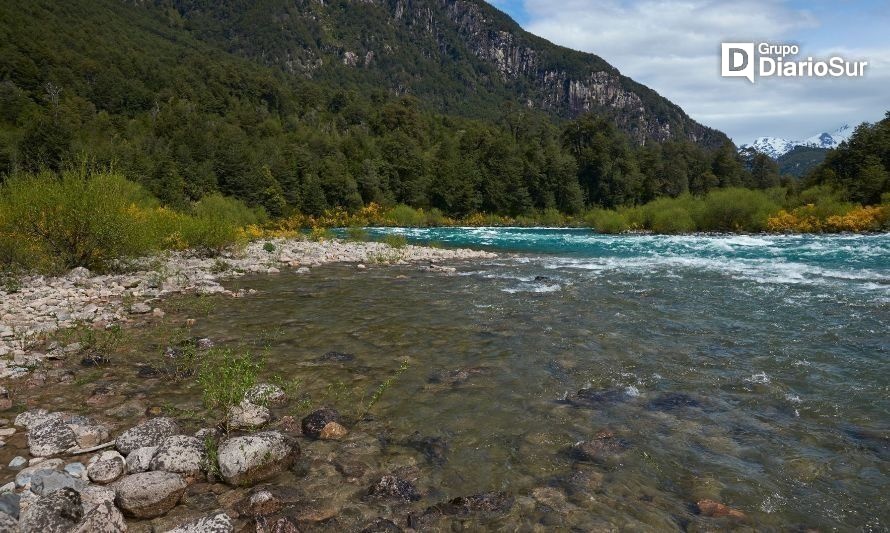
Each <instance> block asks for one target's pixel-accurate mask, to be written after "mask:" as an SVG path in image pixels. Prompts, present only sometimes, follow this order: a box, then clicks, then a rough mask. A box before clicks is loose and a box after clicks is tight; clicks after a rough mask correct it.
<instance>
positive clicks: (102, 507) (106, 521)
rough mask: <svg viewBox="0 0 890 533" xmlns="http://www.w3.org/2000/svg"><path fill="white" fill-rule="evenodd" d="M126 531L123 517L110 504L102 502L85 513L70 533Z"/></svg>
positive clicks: (117, 532) (119, 532) (114, 532)
mask: <svg viewBox="0 0 890 533" xmlns="http://www.w3.org/2000/svg"><path fill="white" fill-rule="evenodd" d="M126 530H127V523H126V522H125V521H124V515H123V514H122V513H121V512H120V511H119V510H118V509H117V507H115V506H114V504H113V503H111V502H103V503H101V504H99V505H97V506H96V507H95V508H94V509H93V510H92V511H90V512H89V513H87V514H86V515H85V516H84V517H83V520H82V521H81V522H80V524H78V525H77V528H76V529H75V530H74V531H73V532H72V533H121V532H123V531H126Z"/></svg>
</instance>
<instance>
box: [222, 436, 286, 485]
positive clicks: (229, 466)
mask: <svg viewBox="0 0 890 533" xmlns="http://www.w3.org/2000/svg"><path fill="white" fill-rule="evenodd" d="M299 455H300V446H299V445H298V444H297V443H296V441H294V440H293V439H291V438H290V437H288V436H286V435H284V434H282V433H279V432H277V431H264V432H261V433H255V434H253V435H245V436H243V437H235V438H231V439H227V440H225V441H223V442H222V444H221V445H220V446H219V451H218V457H219V470H220V473H221V474H222V477H223V479H225V481H226V483H229V484H231V485H251V484H254V483H256V482H258V481H261V480H264V479H268V478H270V477H272V476H274V475H275V474H277V473H279V472H281V471H283V470H286V469H287V468H289V467H290V466H291V465H292V464H293V462H294V460H295V459H296V458H297V457H299Z"/></svg>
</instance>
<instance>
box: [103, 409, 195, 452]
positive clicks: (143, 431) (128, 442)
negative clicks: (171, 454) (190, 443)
mask: <svg viewBox="0 0 890 533" xmlns="http://www.w3.org/2000/svg"><path fill="white" fill-rule="evenodd" d="M180 433H182V431H181V430H180V428H179V424H177V423H176V421H175V420H173V419H172V418H167V417H159V418H152V419H151V420H149V421H147V422H144V423H142V424H139V425H138V426H136V427H133V428H130V429H128V430H127V431H125V432H123V433H122V434H121V435H120V436H119V437H118V438H117V439H116V440H115V441H114V446H115V447H116V448H117V451H119V452H121V453H122V454H124V455H129V453H130V452H132V451H133V450H135V449H136V448H142V447H145V446H160V445H161V442H163V441H164V439H166V438H167V437H172V436H173V435H179V434H180Z"/></svg>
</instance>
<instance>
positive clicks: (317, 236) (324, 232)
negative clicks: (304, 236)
mask: <svg viewBox="0 0 890 533" xmlns="http://www.w3.org/2000/svg"><path fill="white" fill-rule="evenodd" d="M334 237H335V235H334V232H332V231H331V230H330V229H328V228H323V227H315V228H312V230H311V231H310V232H309V240H310V241H314V242H321V241H329V240H331V239H333V238H334Z"/></svg>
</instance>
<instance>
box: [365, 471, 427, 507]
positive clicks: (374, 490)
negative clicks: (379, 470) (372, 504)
mask: <svg viewBox="0 0 890 533" xmlns="http://www.w3.org/2000/svg"><path fill="white" fill-rule="evenodd" d="M366 498H367V499H370V500H401V501H404V502H414V501H417V500H419V499H420V498H421V495H420V491H418V490H417V487H415V486H414V484H413V483H411V482H410V481H408V480H405V479H401V478H398V477H396V476H390V475H387V476H383V477H381V478H380V479H379V480H377V482H376V483H374V484H373V485H371V487H370V488H369V489H368V494H367V497H366Z"/></svg>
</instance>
